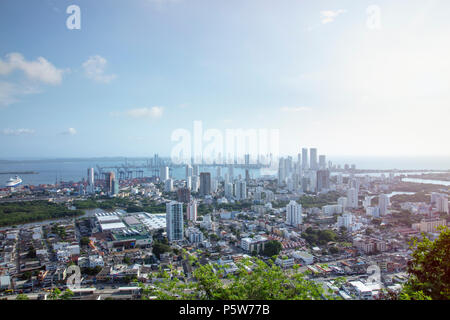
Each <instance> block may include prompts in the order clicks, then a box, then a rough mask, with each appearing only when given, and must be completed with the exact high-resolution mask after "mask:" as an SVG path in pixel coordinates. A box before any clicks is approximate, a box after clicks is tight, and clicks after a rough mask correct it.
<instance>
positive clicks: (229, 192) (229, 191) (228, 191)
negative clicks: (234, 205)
mask: <svg viewBox="0 0 450 320" xmlns="http://www.w3.org/2000/svg"><path fill="white" fill-rule="evenodd" d="M233 190H234V186H233V184H232V183H231V182H225V198H227V199H231V198H233V197H234V192H233Z"/></svg>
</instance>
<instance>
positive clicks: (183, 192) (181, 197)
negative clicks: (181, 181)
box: [177, 188, 191, 203]
mask: <svg viewBox="0 0 450 320" xmlns="http://www.w3.org/2000/svg"><path fill="white" fill-rule="evenodd" d="M177 195H178V201H179V202H183V203H189V202H190V201H191V190H189V188H179V189H178V190H177Z"/></svg>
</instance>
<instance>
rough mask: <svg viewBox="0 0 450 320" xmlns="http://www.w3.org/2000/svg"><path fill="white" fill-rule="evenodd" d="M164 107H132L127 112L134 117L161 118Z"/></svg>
mask: <svg viewBox="0 0 450 320" xmlns="http://www.w3.org/2000/svg"><path fill="white" fill-rule="evenodd" d="M163 111H164V108H163V107H151V108H138V109H131V110H128V111H127V112H126V114H127V115H128V116H130V117H133V118H154V119H156V118H160V117H161V116H162V114H163Z"/></svg>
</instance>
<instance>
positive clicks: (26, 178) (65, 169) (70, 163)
mask: <svg viewBox="0 0 450 320" xmlns="http://www.w3.org/2000/svg"><path fill="white" fill-rule="evenodd" d="M149 159H150V158H78V159H7V160H0V186H2V185H4V184H5V183H6V181H7V180H8V179H9V178H10V177H13V176H15V175H18V176H20V177H21V178H22V180H23V184H24V185H40V184H54V183H55V182H56V181H65V182H70V181H73V182H78V181H81V180H82V179H83V178H84V179H87V169H88V168H94V169H95V170H96V171H97V167H116V166H122V165H123V164H128V165H146V164H147V163H148V160H149ZM327 160H331V161H332V162H333V163H334V164H340V165H341V166H342V167H343V166H344V164H355V165H356V168H357V169H363V170H394V169H396V170H436V171H439V170H442V171H447V170H450V158H403V159H401V158H373V157H365V158H363V157H360V158H356V157H352V158H350V157H349V158H336V159H333V158H331V159H327ZM200 171H201V172H210V173H211V176H212V177H215V176H216V169H215V168H213V167H202V166H200ZM227 172H228V169H227V168H221V174H222V176H223V175H224V174H225V173H227ZM233 173H234V176H235V177H238V176H239V175H241V176H242V177H245V170H244V169H241V168H235V169H234V172H233ZM415 173H420V172H415ZM249 174H250V177H251V178H258V177H260V176H262V175H264V176H266V175H270V176H276V174H277V172H276V170H273V169H251V170H249ZM152 175H153V172H151V171H150V170H144V176H152ZM363 175H365V174H363ZM369 175H371V176H379V175H381V173H370V174H369ZM171 177H172V178H174V179H183V178H184V177H185V169H184V168H183V167H180V168H173V169H172V170H171ZM414 180H415V181H412V182H418V183H420V182H421V181H420V179H414ZM434 182H436V180H434ZM438 184H444V185H450V183H449V182H448V181H440V182H438Z"/></svg>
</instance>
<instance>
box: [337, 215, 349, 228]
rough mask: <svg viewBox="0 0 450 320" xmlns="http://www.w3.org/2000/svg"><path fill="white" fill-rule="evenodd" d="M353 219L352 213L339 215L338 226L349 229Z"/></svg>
mask: <svg viewBox="0 0 450 320" xmlns="http://www.w3.org/2000/svg"><path fill="white" fill-rule="evenodd" d="M352 221H353V215H352V214H350V213H344V214H343V215H342V216H340V217H338V220H337V224H338V228H340V227H345V228H346V229H349V228H350V226H351V224H352Z"/></svg>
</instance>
